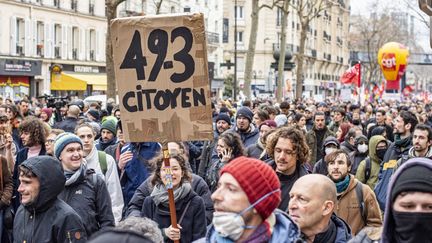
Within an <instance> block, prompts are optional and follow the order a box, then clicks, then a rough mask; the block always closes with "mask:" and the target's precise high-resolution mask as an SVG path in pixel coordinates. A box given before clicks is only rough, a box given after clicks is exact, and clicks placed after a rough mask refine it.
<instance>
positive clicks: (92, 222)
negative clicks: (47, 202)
mask: <svg viewBox="0 0 432 243" xmlns="http://www.w3.org/2000/svg"><path fill="white" fill-rule="evenodd" d="M54 156H55V157H56V158H57V159H58V160H59V161H60V163H61V165H62V167H63V171H64V176H65V178H66V183H65V189H64V190H63V191H62V192H61V193H60V195H59V198H60V199H62V200H63V201H64V202H65V203H67V204H68V205H69V206H71V207H72V208H73V209H74V210H75V212H77V213H78V215H79V216H80V217H81V219H82V221H83V224H84V227H85V229H86V233H87V236H91V235H92V234H93V233H95V232H97V231H99V230H100V229H104V228H106V227H109V226H114V216H113V213H112V208H111V199H110V195H109V194H108V190H107V187H106V185H105V182H104V180H103V179H102V177H100V176H97V175H96V174H95V172H94V170H92V169H87V162H86V161H85V160H84V157H83V145H82V142H81V140H80V138H79V137H77V136H76V135H75V134H73V133H62V134H60V135H59V136H58V137H57V139H56V141H55V144H54Z"/></svg>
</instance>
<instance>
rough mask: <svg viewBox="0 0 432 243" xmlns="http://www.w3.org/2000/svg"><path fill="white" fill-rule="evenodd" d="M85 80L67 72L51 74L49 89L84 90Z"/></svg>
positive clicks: (85, 87) (85, 86)
mask: <svg viewBox="0 0 432 243" xmlns="http://www.w3.org/2000/svg"><path fill="white" fill-rule="evenodd" d="M86 89H87V82H86V81H83V80H81V79H77V78H75V77H73V76H71V75H69V74H66V73H61V74H52V75H51V90H66V91H68V90H82V91H84V90H86Z"/></svg>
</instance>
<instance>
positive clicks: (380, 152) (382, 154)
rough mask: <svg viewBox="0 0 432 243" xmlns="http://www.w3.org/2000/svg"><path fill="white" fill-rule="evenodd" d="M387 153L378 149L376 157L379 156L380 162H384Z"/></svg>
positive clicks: (385, 150)
mask: <svg viewBox="0 0 432 243" xmlns="http://www.w3.org/2000/svg"><path fill="white" fill-rule="evenodd" d="M386 152H387V149H377V150H376V155H377V156H378V158H380V160H383V159H384V155H385V153H386Z"/></svg>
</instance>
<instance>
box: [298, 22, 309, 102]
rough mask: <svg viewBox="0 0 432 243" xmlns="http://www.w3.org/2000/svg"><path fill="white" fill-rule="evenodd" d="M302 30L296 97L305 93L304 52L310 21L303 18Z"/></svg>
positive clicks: (300, 96)
mask: <svg viewBox="0 0 432 243" xmlns="http://www.w3.org/2000/svg"><path fill="white" fill-rule="evenodd" d="M300 22H301V32H300V47H299V52H298V54H297V58H296V59H297V73H296V96H295V98H296V99H299V98H302V93H303V81H304V80H303V64H304V52H305V44H306V36H307V28H308V26H309V23H308V21H305V20H303V19H302V20H301V21H300Z"/></svg>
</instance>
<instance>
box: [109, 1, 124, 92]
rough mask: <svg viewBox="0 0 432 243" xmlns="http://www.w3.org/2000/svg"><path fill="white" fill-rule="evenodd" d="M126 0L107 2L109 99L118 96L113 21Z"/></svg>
mask: <svg viewBox="0 0 432 243" xmlns="http://www.w3.org/2000/svg"><path fill="white" fill-rule="evenodd" d="M124 1H125V0H105V6H106V16H107V34H106V39H105V40H106V41H105V42H106V47H105V59H106V73H107V99H108V98H113V99H115V96H116V80H115V73H114V61H113V48H112V43H111V26H110V24H111V20H113V19H115V18H116V17H117V6H118V5H119V4H120V3H122V2H124Z"/></svg>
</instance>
